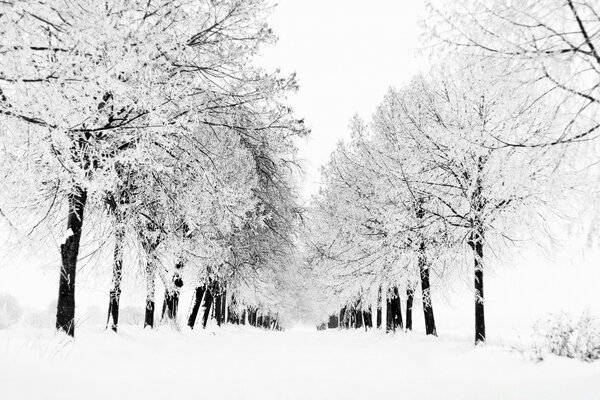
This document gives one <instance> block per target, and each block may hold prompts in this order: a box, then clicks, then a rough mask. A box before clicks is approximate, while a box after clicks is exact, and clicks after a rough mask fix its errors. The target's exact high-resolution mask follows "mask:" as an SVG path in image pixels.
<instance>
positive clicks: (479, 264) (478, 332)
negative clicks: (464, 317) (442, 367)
mask: <svg viewBox="0 0 600 400" xmlns="http://www.w3.org/2000/svg"><path fill="white" fill-rule="evenodd" d="M475 236H476V237H475V238H474V240H471V241H470V242H469V244H470V245H471V248H472V249H473V253H474V256H475V257H474V258H475V282H474V283H475V344H478V343H483V342H485V315H484V305H483V232H482V230H481V229H480V230H479V234H477V235H475Z"/></svg>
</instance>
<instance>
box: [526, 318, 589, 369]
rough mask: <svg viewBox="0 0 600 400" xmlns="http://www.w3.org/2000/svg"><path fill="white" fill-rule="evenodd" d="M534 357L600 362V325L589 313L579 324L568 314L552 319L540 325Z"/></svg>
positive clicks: (537, 330)
mask: <svg viewBox="0 0 600 400" xmlns="http://www.w3.org/2000/svg"><path fill="white" fill-rule="evenodd" d="M535 333H536V339H535V342H534V346H533V351H534V355H535V357H536V358H537V359H538V360H543V359H544V358H545V357H546V355H547V354H555V355H557V356H561V357H568V358H576V359H579V360H582V361H587V362H591V361H594V360H598V359H600V326H599V324H598V321H597V320H596V319H595V318H593V317H592V316H590V314H589V313H588V312H587V311H586V312H584V313H583V314H582V315H581V317H580V318H579V320H578V321H575V320H573V319H572V318H571V316H569V315H568V314H566V313H560V314H556V315H552V316H550V317H549V318H548V319H547V320H545V321H543V322H541V323H538V324H536V326H535Z"/></svg>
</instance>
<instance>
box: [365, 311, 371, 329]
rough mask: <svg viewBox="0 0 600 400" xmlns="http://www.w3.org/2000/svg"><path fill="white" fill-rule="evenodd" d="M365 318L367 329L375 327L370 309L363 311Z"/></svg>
mask: <svg viewBox="0 0 600 400" xmlns="http://www.w3.org/2000/svg"><path fill="white" fill-rule="evenodd" d="M363 320H364V321H365V330H367V328H372V327H373V320H372V318H371V312H370V311H363Z"/></svg>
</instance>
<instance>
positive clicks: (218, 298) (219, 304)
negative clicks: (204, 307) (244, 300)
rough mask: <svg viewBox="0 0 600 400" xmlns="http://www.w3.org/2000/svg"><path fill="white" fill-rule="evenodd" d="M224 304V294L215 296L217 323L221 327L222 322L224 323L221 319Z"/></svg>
mask: <svg viewBox="0 0 600 400" xmlns="http://www.w3.org/2000/svg"><path fill="white" fill-rule="evenodd" d="M222 302H223V293H221V292H219V293H217V294H216V295H215V321H217V325H218V326H221V322H222V317H221V312H222V311H223V307H222Z"/></svg>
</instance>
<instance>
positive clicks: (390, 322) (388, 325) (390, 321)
mask: <svg viewBox="0 0 600 400" xmlns="http://www.w3.org/2000/svg"><path fill="white" fill-rule="evenodd" d="M385 314H386V318H385V331H386V332H389V331H394V330H396V326H395V325H394V318H393V316H392V314H393V312H392V299H391V298H390V297H388V298H387V299H386V313H385Z"/></svg>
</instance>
